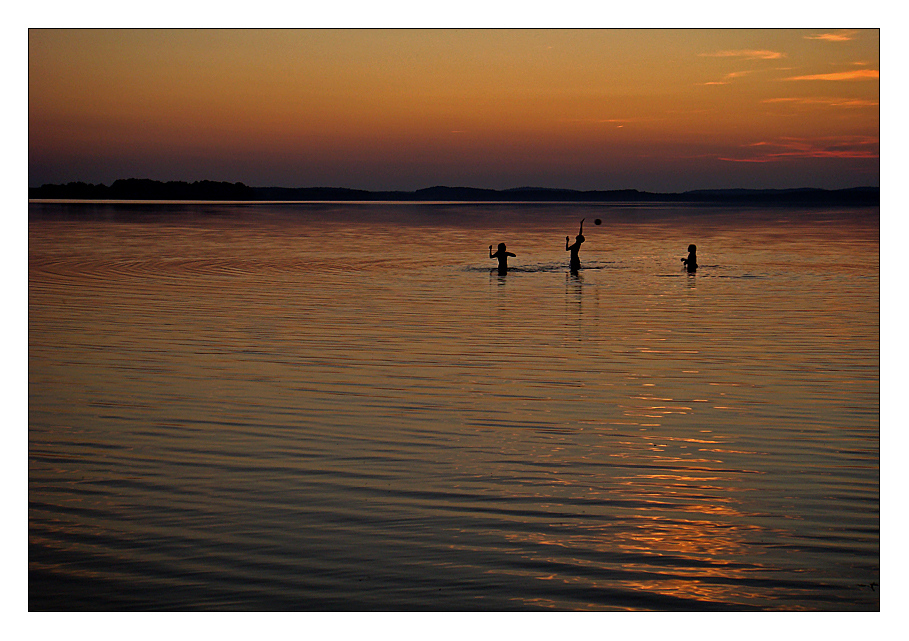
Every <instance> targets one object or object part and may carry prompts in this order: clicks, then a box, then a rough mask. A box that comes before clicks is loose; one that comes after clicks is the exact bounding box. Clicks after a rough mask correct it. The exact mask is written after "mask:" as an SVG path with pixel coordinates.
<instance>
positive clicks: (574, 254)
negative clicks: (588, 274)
mask: <svg viewBox="0 0 909 641" xmlns="http://www.w3.org/2000/svg"><path fill="white" fill-rule="evenodd" d="M570 240H571V239H570V238H569V237H568V236H565V251H568V252H571V258H570V259H569V261H568V267H569V269H571V271H573V272H576V271H578V270H579V269H580V268H581V259H580V258H578V252H579V251H581V243H583V242H584V219H583V218H582V219H581V228H580V229H579V230H578V235H577V236H575V239H574V244H573V245H570V246H569V245H568V243H569V241H570Z"/></svg>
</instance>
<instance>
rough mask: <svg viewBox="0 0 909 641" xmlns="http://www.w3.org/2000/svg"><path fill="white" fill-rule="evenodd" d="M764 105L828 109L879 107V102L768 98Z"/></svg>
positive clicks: (851, 99) (842, 99) (843, 99)
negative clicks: (785, 104)
mask: <svg viewBox="0 0 909 641" xmlns="http://www.w3.org/2000/svg"><path fill="white" fill-rule="evenodd" d="M762 102H764V103H789V104H795V105H821V106H826V107H877V106H879V105H880V103H879V102H878V101H877V100H861V99H858V98H768V99H767V100H763V101H762Z"/></svg>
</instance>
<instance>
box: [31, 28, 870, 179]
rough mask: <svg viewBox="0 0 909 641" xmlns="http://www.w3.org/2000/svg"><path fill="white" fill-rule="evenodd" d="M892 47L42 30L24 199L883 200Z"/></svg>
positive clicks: (661, 37)
mask: <svg viewBox="0 0 909 641" xmlns="http://www.w3.org/2000/svg"><path fill="white" fill-rule="evenodd" d="M879 69H880V42H879V32H878V30H876V29H831V30H825V29H800V30H796V29H770V30H743V29H678V30H666V29H644V30H631V29H625V30H603V29H589V30H588V29H566V30H525V29H500V30H496V29H476V30H470V29H468V30H450V29H402V30H386V29H315V30H190V29H179V30H109V29H108V30H81V29H75V30H67V29H52V30H42V29H32V30H30V31H29V37H28V89H29V100H28V151H29V160H28V182H29V185H30V186H38V185H41V184H43V183H63V182H71V181H83V182H89V183H104V184H110V183H111V182H112V181H113V180H115V179H117V178H129V177H138V178H151V179H155V180H185V181H196V180H223V181H230V182H237V181H239V182H244V183H246V184H248V185H252V186H285V187H316V186H327V187H350V188H357V189H373V190H382V189H390V190H396V189H401V190H414V189H420V188H423V187H430V186H433V185H449V186H471V187H485V188H494V189H507V188H511V187H521V186H541V187H564V188H573V189H640V190H645V191H656V192H673V191H685V190H688V189H709V188H731V187H749V188H787V187H822V188H830V189H837V188H845V187H854V186H860V185H878V184H879V182H880V159H879V153H880V116H879V114H880V103H879V97H880V82H879Z"/></svg>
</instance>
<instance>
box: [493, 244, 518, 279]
mask: <svg viewBox="0 0 909 641" xmlns="http://www.w3.org/2000/svg"><path fill="white" fill-rule="evenodd" d="M509 256H512V257H516V256H517V255H516V254H512V253H511V252H509V251H505V243H499V250H498V251H497V252H496V253H494V254H493V253H492V245H490V246H489V257H490V258H498V259H499V273H500V274H504V273H506V272H508V257H509Z"/></svg>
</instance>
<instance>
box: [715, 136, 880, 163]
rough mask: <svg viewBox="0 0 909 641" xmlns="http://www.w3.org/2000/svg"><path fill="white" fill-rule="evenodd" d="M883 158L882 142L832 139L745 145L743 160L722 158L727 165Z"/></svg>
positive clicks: (873, 139) (850, 138)
mask: <svg viewBox="0 0 909 641" xmlns="http://www.w3.org/2000/svg"><path fill="white" fill-rule="evenodd" d="M879 157H880V140H879V139H878V138H876V137H872V136H841V137H831V138H820V139H810V138H789V137H787V138H778V139H776V140H770V141H759V142H755V143H751V144H748V145H745V146H744V147H743V153H742V154H741V155H739V156H736V157H732V156H722V157H720V160H725V161H727V162H751V163H766V162H779V161H781V160H791V159H796V158H867V159H874V158H879Z"/></svg>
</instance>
